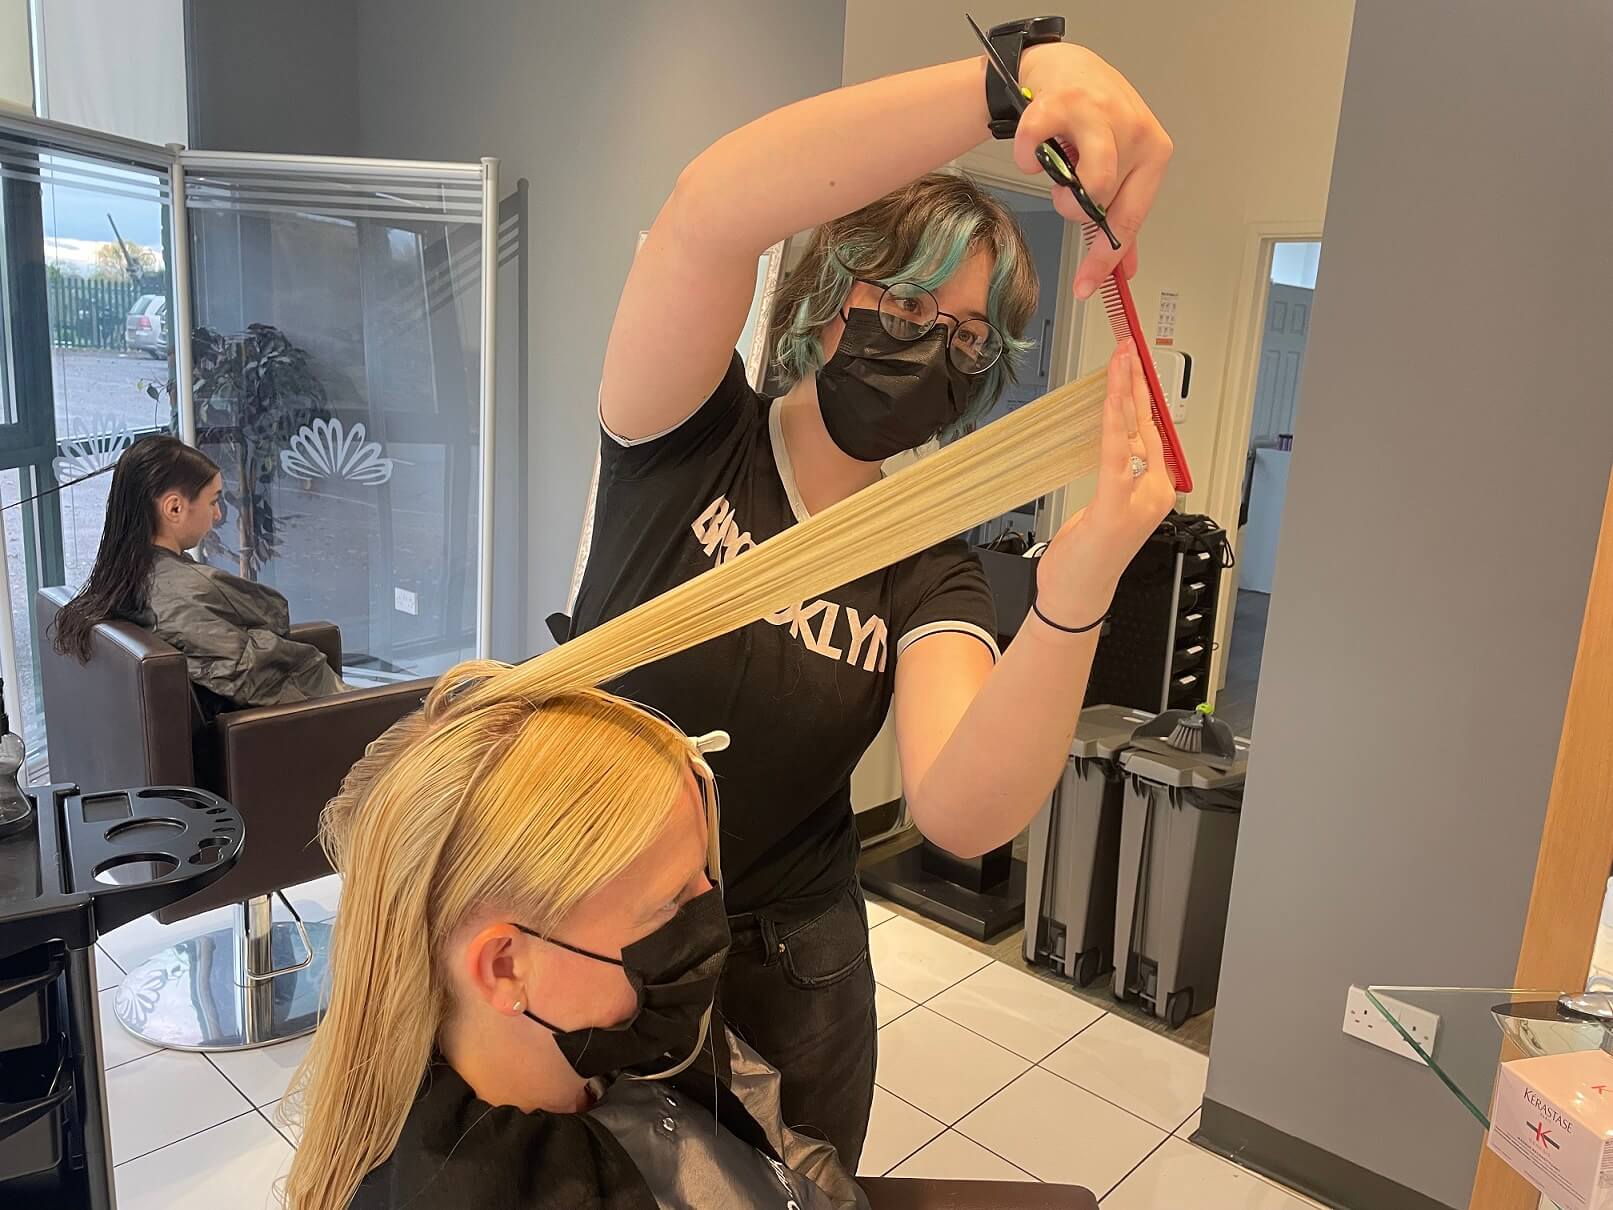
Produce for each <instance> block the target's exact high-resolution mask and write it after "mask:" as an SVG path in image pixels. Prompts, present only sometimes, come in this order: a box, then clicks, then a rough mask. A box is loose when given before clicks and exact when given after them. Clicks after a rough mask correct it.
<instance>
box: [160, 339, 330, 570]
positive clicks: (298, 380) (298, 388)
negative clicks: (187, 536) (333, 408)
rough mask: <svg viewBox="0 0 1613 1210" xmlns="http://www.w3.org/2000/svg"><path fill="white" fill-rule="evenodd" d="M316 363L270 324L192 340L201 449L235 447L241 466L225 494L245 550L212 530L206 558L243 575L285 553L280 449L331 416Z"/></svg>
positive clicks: (174, 399)
mask: <svg viewBox="0 0 1613 1210" xmlns="http://www.w3.org/2000/svg"><path fill="white" fill-rule="evenodd" d="M312 360H313V359H312V357H311V356H310V355H309V353H308V352H307V350H305V349H301V348H299V347H297V346H296V345H294V344H292V343H291V341H290V340H289V339H287V337H286V334H285V333H284V332H282V331H280V329H279V328H276V327H273V326H272V325H270V324H249V325H248V326H247V329H246V331H245V332H244V333H241V334H239V335H235V336H225V335H223V334H221V333H219V332H216V331H214V330H213V329H212V328H206V327H201V328H197V329H196V331H195V333H194V334H193V335H192V337H191V371H192V373H191V379H192V394H193V396H194V399H195V405H196V439H197V444H198V445H201V446H204V447H205V446H231V447H233V448H234V449H235V450H236V451H237V452H238V455H239V458H238V462H237V465H238V466H239V467H240V481H239V483H238V484H230V483H228V481H226V485H225V493H224V503H225V504H226V505H227V506H228V507H229V508H230V509H232V510H234V513H235V516H236V521H237V532H238V534H239V537H240V549H239V550H231V549H230V548H229V547H228V546H227V545H226V544H225V543H224V541H223V539H222V538H221V537H220V536H219V532H218V531H217V530H214V531H213V532H212V533H210V534H209V535H208V536H207V539H206V540H205V541H204V542H203V544H202V553H203V554H204V555H207V556H211V555H214V554H220V555H226V556H229V557H232V558H234V559H235V560H236V561H237V562H238V564H239V566H240V569H241V574H242V575H243V576H247V577H256V576H257V574H258V572H259V571H261V570H262V568H263V565H264V563H266V562H267V561H268V560H269V559H270V558H271V557H273V555H274V554H275V553H276V552H277V551H278V550H279V549H280V542H281V538H280V534H279V531H278V525H277V519H276V517H275V512H274V502H273V500H272V498H271V489H272V487H273V484H274V479H275V472H276V470H277V469H278V467H279V465H280V454H281V451H282V450H284V449H286V448H287V447H288V445H289V443H290V441H291V439H292V437H293V436H294V435H295V434H296V433H297V432H299V431H300V430H301V429H302V428H303V427H304V426H306V425H309V424H311V423H313V422H314V421H315V420H322V419H327V418H328V413H329V408H328V406H327V401H326V397H325V387H324V384H323V383H322V382H321V381H320V380H319V377H318V375H317V374H315V373H314V369H313V365H312ZM167 390H168V399H169V409H170V411H169V415H170V423H171V424H172V426H173V430H174V431H175V432H177V431H178V430H179V414H178V392H177V384H176V383H174V382H172V381H170V382H169V383H168V387H167ZM158 391H159V388H158V387H157V386H156V385H155V384H150V385H148V386H147V387H146V393H147V394H148V395H149V396H151V398H153V399H157V398H159V393H158Z"/></svg>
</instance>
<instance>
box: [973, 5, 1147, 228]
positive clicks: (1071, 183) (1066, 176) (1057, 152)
mask: <svg viewBox="0 0 1613 1210" xmlns="http://www.w3.org/2000/svg"><path fill="white" fill-rule="evenodd" d="M964 20H966V21H968V22H969V28H970V29H972V30H974V31H975V37H977V38H979V39H980V45H982V46H984V47H985V48H986V58H987V60H988V61H989V62H990V63H991V66H992V70H994V71H995V72H996V73H997V75H998V76H999V77H1001V79H1002V82H1003V83H1004V84H1006V85H1007V86H1008V98H1009V100H1011V101H1012V102H1013V103H1014V108H1015V109H1017V110H1018V111H1019V112H1020V113H1024V112H1025V107H1026V106H1027V105H1029V104H1030V102H1031V100H1032V99H1033V97H1032V94H1031V90H1030V89H1028V88H1026V87H1025V86H1024V85H1023V84H1021V83H1020V82H1019V81H1018V80H1016V79H1015V78H1014V73H1013V72H1012V71H1010V70H1009V69H1008V64H1006V63H1004V62H1003V57H1002V56H1001V55H999V54H998V53H997V48H996V47H995V46H993V45H992V44H991V39H990V38H988V37H986V32H985V30H983V29H981V28H980V26H979V25H978V24H976V22H975V19H974V18H973V17H971V16H969V15H968V14H967V13H965V14H964ZM1036 160H1037V162H1038V163H1039V164H1041V166H1042V171H1043V172H1045V173H1047V175H1048V177H1049V179H1051V180H1052V182H1053V183H1054V184H1055V185H1063V186H1064V187H1065V188H1066V189H1068V190H1069V191H1070V192H1071V193H1073V194H1075V201H1076V204H1077V205H1079V206H1080V207H1081V210H1082V212H1083V213H1084V214H1085V215H1086V216H1087V217H1088V218H1089V219H1091V220H1092V221H1093V223H1094V224H1096V226H1097V228H1098V230H1100V231H1102V232H1103V233H1104V235H1106V236H1108V238H1109V246H1110V247H1111V248H1113V249H1114V250H1115V251H1116V252H1119V251H1120V241H1119V240H1118V239H1116V238H1115V233H1114V232H1113V231H1111V230H1110V229H1109V215H1108V212H1107V211H1105V210H1104V208H1103V207H1102V206H1100V205H1099V204H1098V203H1097V201H1096V200H1095V199H1094V198H1093V197H1092V195H1091V194H1090V193H1088V192H1087V191H1086V186H1085V185H1083V184H1081V178H1080V177H1079V176H1077V175H1076V173H1075V165H1074V163H1073V162H1072V161H1071V159H1070V157H1069V155H1068V154H1067V153H1066V152H1065V150H1064V148H1063V147H1061V146H1059V145H1058V144H1057V143H1056V142H1054V141H1052V140H1051V139H1050V140H1048V141H1047V142H1045V143H1041V144H1038V146H1037V148H1036Z"/></svg>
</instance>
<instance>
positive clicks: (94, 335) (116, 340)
mask: <svg viewBox="0 0 1613 1210" xmlns="http://www.w3.org/2000/svg"><path fill="white" fill-rule="evenodd" d="M48 287H49V292H50V325H51V343H52V344H53V345H55V346H56V347H57V348H67V349H122V348H124V347H125V345H124V341H123V323H124V320H125V319H126V318H127V316H128V314H129V311H130V309H131V308H132V307H133V306H134V303H135V299H137V298H139V297H140V293H141V291H140V287H139V286H137V285H135V283H133V282H127V281H108V280H106V279H105V278H99V277H71V276H68V275H66V274H62V275H61V276H52V277H51V278H50V280H49V283H48Z"/></svg>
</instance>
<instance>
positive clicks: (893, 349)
mask: <svg viewBox="0 0 1613 1210" xmlns="http://www.w3.org/2000/svg"><path fill="white" fill-rule="evenodd" d="M970 389H971V383H970V382H969V379H968V377H967V376H966V375H963V374H960V373H958V372H957V371H956V370H954V369H953V368H952V361H951V359H950V358H949V357H948V356H947V332H946V329H945V328H944V327H942V325H940V324H936V325H935V327H934V328H933V329H932V330H931V331H929V332H926V333H925V334H924V335H923V336H921V337H919V338H918V339H917V340H898V339H896V337H894V336H892V335H891V334H890V333H889V332H887V331H885V325H884V324H883V323H881V322H880V318H879V312H878V311H870V310H867V309H865V308H861V307H859V308H856V309H854V310H852V312H851V313H850V315H849V316H848V317H847V319H846V330H845V331H844V332H843V333H842V334H841V336H840V347H839V348H837V349H836V350H835V355H834V356H833V357H831V358H830V359H829V364H828V365H826V366H824V367H823V369H821V370H819V371H818V409H819V410H820V411H821V412H822V413H823V427H824V428H826V429H828V430H829V436H830V437H831V438H832V439H833V440H834V443H835V444H836V445H837V446H839V447H840V448H841V450H843V451H844V452H845V453H847V454H849V455H851V457H853V458H856V459H859V460H860V461H863V462H883V461H884V460H885V459H887V458H889V457H891V456H893V455H895V454H900V453H901V452H902V451H903V450H911V449H916V448H917V447H918V446H921V445H923V444H924V443H925V442H926V441H928V440H930V438H932V437H934V436H935V435H936V434H937V433H939V432H940V431H941V430H942V429H944V428H946V427H947V426H948V425H950V424H952V423H953V422H954V421H956V420H957V419H958V417H960V416H962V415H963V410H964V408H965V406H967V404H968V400H969V391H970Z"/></svg>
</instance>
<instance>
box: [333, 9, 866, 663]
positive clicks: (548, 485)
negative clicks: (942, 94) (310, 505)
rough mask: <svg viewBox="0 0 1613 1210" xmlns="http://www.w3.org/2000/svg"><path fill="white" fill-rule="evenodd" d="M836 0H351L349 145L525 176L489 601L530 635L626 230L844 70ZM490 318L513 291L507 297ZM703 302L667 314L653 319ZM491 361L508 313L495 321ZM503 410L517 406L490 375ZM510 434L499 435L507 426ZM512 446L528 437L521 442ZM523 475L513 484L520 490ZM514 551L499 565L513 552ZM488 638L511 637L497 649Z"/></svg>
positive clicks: (576, 460) (548, 593)
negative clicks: (523, 316) (686, 172)
mask: <svg viewBox="0 0 1613 1210" xmlns="http://www.w3.org/2000/svg"><path fill="white" fill-rule="evenodd" d="M844 29H845V6H844V3H843V2H841V0H836V2H831V3H824V2H819V0H814V2H813V3H810V4H804V3H799V2H791V0H706V2H705V3H702V4H700V5H699V6H697V8H695V9H693V10H691V9H690V8H689V7H687V6H683V5H664V4H656V3H651V2H649V0H638V2H626V0H612V2H609V3H595V4H572V3H562V2H559V0H546V2H544V3H528V4H519V5H516V4H507V3H503V2H502V0H474V2H471V3H461V4H457V5H447V4H443V3H441V0H358V43H359V63H360V72H359V111H360V123H359V134H360V138H359V145H360V151H361V154H364V155H373V156H397V157H415V158H424V159H450V160H473V159H477V158H479V157H481V156H497V157H499V159H500V160H501V161H502V164H501V168H502V173H503V180H504V187H505V189H506V190H509V189H511V188H513V187H514V185H515V182H516V181H517V180H518V179H520V178H526V179H528V180H529V181H530V191H529V195H528V202H529V214H530V243H529V247H530V248H531V250H532V260H531V264H530V269H529V274H528V280H527V287H528V291H529V307H528V322H527V328H526V333H525V335H526V337H527V341H528V344H527V349H526V353H527V356H528V361H529V366H530V371H529V376H528V380H527V390H528V395H527V399H526V403H525V409H524V415H523V416H521V417H520V419H522V420H524V431H517V432H515V433H514V434H513V435H512V434H509V433H508V432H504V433H501V444H500V457H501V463H500V471H499V475H500V478H499V483H500V496H501V498H500V501H499V513H498V516H497V520H496V530H497V531H498V532H502V533H503V534H504V535H506V536H509V535H511V534H513V533H516V532H517V529H518V525H519V524H520V523H523V522H524V523H525V535H524V541H522V542H520V544H519V547H520V549H518V550H516V551H514V552H513V553H509V554H506V553H505V552H504V549H503V548H504V547H505V542H504V541H500V544H499V545H500V547H501V554H500V560H501V562H500V563H499V565H498V568H497V572H498V580H499V584H498V588H497V591H496V594H495V605H496V610H497V611H498V612H500V613H504V611H506V610H522V611H524V614H525V617H526V619H527V623H528V625H527V628H526V635H525V641H526V643H527V644H528V646H529V648H530V649H532V650H536V649H537V648H538V647H541V646H547V645H548V637H547V631H546V630H545V629H544V628H543V626H542V625H541V620H542V619H543V618H544V617H545V616H546V615H547V614H548V613H550V612H551V611H553V610H557V609H561V608H564V606H565V598H566V588H567V585H568V582H569V579H570V574H571V566H572V561H573V556H574V554H575V551H576V545H577V537H578V532H579V529H580V526H581V520H582V511H583V504H584V498H585V495H586V492H587V487H588V479H589V472H590V469H591V467H592V462H593V456H594V450H595V447H596V444H597V438H598V431H599V430H598V423H597V413H596V410H595V400H596V394H597V391H598V385H599V373H600V367H601V365H602V363H603V360H604V350H605V339H606V336H607V335H608V333H609V329H610V321H611V316H612V314H613V313H614V310H615V304H616V299H617V296H618V295H619V293H620V292H621V287H622V282H623V280H624V279H625V278H626V275H627V269H628V265H629V263H630V261H631V259H632V255H633V250H634V247H635V245H636V242H637V237H638V232H639V231H641V230H642V229H644V228H646V227H648V226H649V224H650V222H651V220H652V219H653V218H654V217H655V213H656V211H657V210H658V209H659V207H660V204H661V202H662V201H664V200H665V198H666V196H667V194H668V193H669V192H670V191H671V188H672V185H673V183H674V181H675V180H676V178H677V174H678V172H679V170H680V169H681V168H682V167H683V165H684V164H686V163H687V162H688V161H689V160H690V159H692V158H693V157H694V156H695V155H696V154H697V153H698V152H699V151H701V150H702V149H703V148H704V147H705V146H706V145H707V144H709V143H710V142H712V141H713V140H714V139H716V138H717V137H718V136H720V135H722V134H724V133H726V132H727V131H729V130H731V129H733V128H734V127H736V126H739V125H741V124H743V123H744V122H746V121H748V120H750V119H751V118H753V117H756V116H758V115H760V114H762V113H764V112H766V111H767V110H769V109H773V108H776V107H777V106H779V105H782V104H785V103H786V102H789V101H792V100H796V99H799V98H800V97H803V96H807V95H809V94H812V93H816V92H821V91H823V90H824V89H828V88H834V87H837V86H838V85H839V83H840V70H841V53H842V39H843V37H844ZM503 305H504V306H505V307H506V319H509V310H510V309H511V308H512V307H513V291H511V292H509V297H506V299H505V302H504V304H503ZM680 318H682V319H687V320H688V321H690V322H698V321H699V317H697V316H689V317H678V316H674V315H669V316H668V322H678V321H679V320H680ZM501 331H502V332H503V334H504V336H503V340H504V344H505V346H506V347H504V348H502V349H501V350H500V352H501V357H500V371H499V372H500V378H501V382H503V383H504V384H506V386H508V385H509V384H510V383H511V380H512V378H513V376H514V374H515V370H514V368H513V362H512V361H511V360H510V358H511V357H512V356H513V350H512V349H511V348H510V347H509V346H510V345H513V344H514V343H515V339H514V338H515V335H516V333H515V332H514V331H513V330H512V328H511V326H510V324H509V323H505V324H502V325H501ZM500 407H501V409H502V411H503V414H504V416H505V418H506V420H508V419H509V417H510V416H511V415H512V413H514V412H516V411H518V410H519V408H520V405H519V404H518V403H516V402H512V401H511V396H510V394H509V393H508V392H507V391H506V390H505V389H502V388H501V391H500ZM504 438H508V440H504ZM523 455H524V456H523ZM523 493H524V499H523V498H522V494H523ZM522 553H524V554H525V555H526V557H527V560H528V566H527V569H526V571H525V573H524V574H523V576H522V577H521V578H520V579H517V580H515V581H514V582H513V583H512V580H511V576H510V574H509V572H510V560H511V559H514V558H516V557H518V556H519V555H520V554H522ZM501 654H504V655H510V654H517V653H515V652H511V651H509V650H504V651H501Z"/></svg>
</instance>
